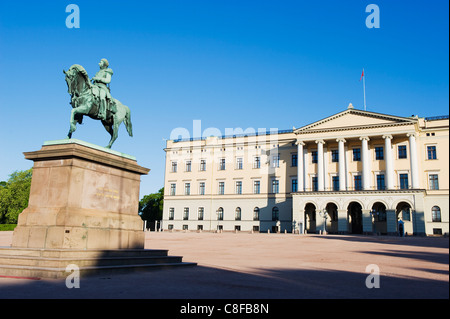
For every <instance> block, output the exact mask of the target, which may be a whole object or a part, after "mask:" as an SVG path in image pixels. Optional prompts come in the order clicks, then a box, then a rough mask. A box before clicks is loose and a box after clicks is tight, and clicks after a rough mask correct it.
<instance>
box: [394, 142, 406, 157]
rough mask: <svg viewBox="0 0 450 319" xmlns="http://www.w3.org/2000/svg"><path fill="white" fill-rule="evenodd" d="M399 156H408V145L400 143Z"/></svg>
mask: <svg viewBox="0 0 450 319" xmlns="http://www.w3.org/2000/svg"><path fill="white" fill-rule="evenodd" d="M397 149H398V158H407V157H408V156H407V153H406V145H399V146H398V148H397Z"/></svg>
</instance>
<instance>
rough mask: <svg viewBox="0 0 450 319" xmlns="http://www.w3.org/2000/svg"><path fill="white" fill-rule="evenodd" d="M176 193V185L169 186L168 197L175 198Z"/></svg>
mask: <svg viewBox="0 0 450 319" xmlns="http://www.w3.org/2000/svg"><path fill="white" fill-rule="evenodd" d="M176 191H177V184H170V195H171V196H175V193H176Z"/></svg>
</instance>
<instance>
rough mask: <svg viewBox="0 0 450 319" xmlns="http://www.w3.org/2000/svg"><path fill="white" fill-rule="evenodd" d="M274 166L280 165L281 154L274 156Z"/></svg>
mask: <svg viewBox="0 0 450 319" xmlns="http://www.w3.org/2000/svg"><path fill="white" fill-rule="evenodd" d="M272 160H273V162H272V167H280V154H278V155H275V156H272Z"/></svg>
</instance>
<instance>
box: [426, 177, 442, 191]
mask: <svg viewBox="0 0 450 319" xmlns="http://www.w3.org/2000/svg"><path fill="white" fill-rule="evenodd" d="M428 179H429V182H430V189H431V190H438V189H439V177H438V174H430V175H428Z"/></svg>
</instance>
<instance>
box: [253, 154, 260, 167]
mask: <svg viewBox="0 0 450 319" xmlns="http://www.w3.org/2000/svg"><path fill="white" fill-rule="evenodd" d="M253 168H261V157H259V156H255V158H254V160H253Z"/></svg>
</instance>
